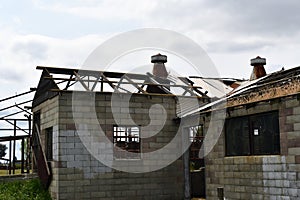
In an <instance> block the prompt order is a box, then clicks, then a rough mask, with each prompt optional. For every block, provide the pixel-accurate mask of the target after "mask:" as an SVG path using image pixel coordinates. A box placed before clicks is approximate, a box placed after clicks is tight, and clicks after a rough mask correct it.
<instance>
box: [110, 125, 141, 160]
mask: <svg viewBox="0 0 300 200" xmlns="http://www.w3.org/2000/svg"><path fill="white" fill-rule="evenodd" d="M113 143H114V158H115V159H140V158H141V157H140V152H141V139H140V127H138V126H114V127H113Z"/></svg>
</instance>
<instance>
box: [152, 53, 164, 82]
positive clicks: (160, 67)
mask: <svg viewBox="0 0 300 200" xmlns="http://www.w3.org/2000/svg"><path fill="white" fill-rule="evenodd" d="M166 62H167V56H166V55H161V54H160V53H159V54H157V55H154V56H151V63H154V65H153V70H152V74H153V75H154V76H158V77H160V78H164V79H165V78H167V77H168V72H167V70H166V67H165V64H164V63H166Z"/></svg>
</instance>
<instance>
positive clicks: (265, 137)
mask: <svg viewBox="0 0 300 200" xmlns="http://www.w3.org/2000/svg"><path fill="white" fill-rule="evenodd" d="M225 132H226V133H225V141H226V156H245V155H272V154H279V153H280V136H279V118H278V112H277V111H276V112H268V113H261V114H256V115H250V116H244V117H235V118H230V119H227V120H226V130H225Z"/></svg>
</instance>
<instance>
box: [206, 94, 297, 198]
mask: <svg viewBox="0 0 300 200" xmlns="http://www.w3.org/2000/svg"><path fill="white" fill-rule="evenodd" d="M271 110H278V111H279V128H280V146H281V149H280V151H281V153H280V155H270V156H232V157H226V156H225V133H224V129H223V131H222V134H221V136H220V138H219V140H218V142H217V144H216V145H215V146H214V148H213V150H212V151H211V152H210V153H209V154H208V156H207V157H206V158H205V162H206V188H207V199H217V188H218V187H223V188H224V196H225V198H226V199H291V200H292V199H294V200H296V199H299V198H300V189H299V188H300V159H299V156H300V131H299V127H298V126H299V123H300V115H299V110H300V104H299V100H298V99H297V97H296V96H292V97H287V98H282V99H281V101H273V102H272V101H270V102H260V103H258V104H256V105H255V106H253V107H250V108H247V109H246V107H243V106H240V107H236V108H230V109H228V111H227V117H229V116H230V117H238V116H246V115H251V114H257V113H263V112H269V111H271ZM207 118H208V119H207V120H206V122H207V123H206V125H205V127H206V128H208V122H209V117H207ZM216 124H217V123H216ZM214 128H216V129H218V128H217V127H214ZM219 128H222V127H219ZM220 130H222V129H220Z"/></svg>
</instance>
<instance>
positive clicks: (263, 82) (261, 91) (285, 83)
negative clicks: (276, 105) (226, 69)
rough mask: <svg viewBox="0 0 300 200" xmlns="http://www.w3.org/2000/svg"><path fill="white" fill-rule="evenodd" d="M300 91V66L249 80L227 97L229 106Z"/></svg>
mask: <svg viewBox="0 0 300 200" xmlns="http://www.w3.org/2000/svg"><path fill="white" fill-rule="evenodd" d="M299 92H300V67H296V68H292V69H289V70H281V71H277V72H274V73H272V74H268V75H266V76H264V77H261V78H259V79H256V80H253V81H247V82H245V83H244V84H242V85H241V86H240V87H238V88H236V89H235V90H233V92H232V93H231V95H229V96H228V97H227V106H228V107H232V106H238V105H243V104H248V103H255V102H259V101H265V100H271V99H275V98H279V97H284V96H289V95H294V94H298V93H299Z"/></svg>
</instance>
